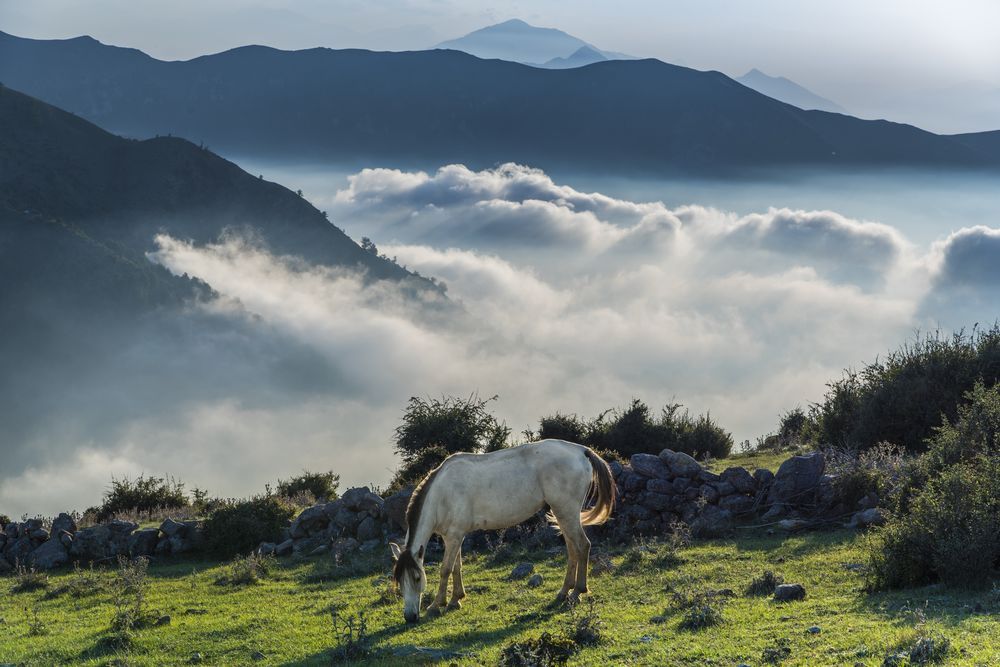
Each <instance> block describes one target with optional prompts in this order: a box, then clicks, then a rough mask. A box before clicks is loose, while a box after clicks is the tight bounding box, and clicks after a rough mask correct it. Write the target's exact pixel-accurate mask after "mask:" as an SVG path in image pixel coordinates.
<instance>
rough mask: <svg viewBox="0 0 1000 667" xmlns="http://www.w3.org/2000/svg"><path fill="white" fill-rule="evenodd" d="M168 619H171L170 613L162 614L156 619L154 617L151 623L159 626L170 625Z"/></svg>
mask: <svg viewBox="0 0 1000 667" xmlns="http://www.w3.org/2000/svg"><path fill="white" fill-rule="evenodd" d="M170 621H171V618H170V615H169V614H164V615H163V616H160V617H159V618H158V619H156V620H155V621H153V625H155V626H157V627H160V626H163V625H170Z"/></svg>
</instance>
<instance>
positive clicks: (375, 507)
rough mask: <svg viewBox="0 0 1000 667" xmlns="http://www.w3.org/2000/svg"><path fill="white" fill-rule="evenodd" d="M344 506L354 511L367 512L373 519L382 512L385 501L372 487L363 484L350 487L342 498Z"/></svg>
mask: <svg viewBox="0 0 1000 667" xmlns="http://www.w3.org/2000/svg"><path fill="white" fill-rule="evenodd" d="M340 499H341V500H342V501H343V502H344V506H345V507H347V509H349V510H351V511H352V512H365V513H366V514H368V516H370V517H372V518H373V519H377V518H378V517H379V515H380V514H381V513H382V506H383V505H384V504H385V501H383V500H382V497H381V496H379V495H378V494H377V493H372V491H371V489H369V488H368V487H366V486H361V487H357V488H353V489H348V490H347V491H345V492H344V495H343V496H341V498H340Z"/></svg>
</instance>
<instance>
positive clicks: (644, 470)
mask: <svg viewBox="0 0 1000 667" xmlns="http://www.w3.org/2000/svg"><path fill="white" fill-rule="evenodd" d="M629 465H631V466H632V470H634V471H635V472H636V473H638V474H640V475H642V476H643V477H649V478H654V477H655V478H659V479H668V478H670V477H671V475H670V470H669V469H668V468H667V466H666V465H665V464H664V462H663V461H661V460H660V457H659V456H654V455H652V454H633V455H632V458H630V459H629Z"/></svg>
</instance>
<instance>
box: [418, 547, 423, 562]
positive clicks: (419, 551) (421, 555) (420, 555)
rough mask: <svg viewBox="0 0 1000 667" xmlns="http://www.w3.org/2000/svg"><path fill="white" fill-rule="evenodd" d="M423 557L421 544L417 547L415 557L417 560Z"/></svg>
mask: <svg viewBox="0 0 1000 667" xmlns="http://www.w3.org/2000/svg"><path fill="white" fill-rule="evenodd" d="M423 557H424V547H423V545H421V547H420V548H419V549H417V559H418V560H419V559H421V558H423Z"/></svg>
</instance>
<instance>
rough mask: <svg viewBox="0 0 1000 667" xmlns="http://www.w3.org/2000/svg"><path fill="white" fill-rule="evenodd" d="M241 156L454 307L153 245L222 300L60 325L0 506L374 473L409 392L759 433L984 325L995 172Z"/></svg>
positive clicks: (219, 248) (28, 370)
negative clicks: (125, 319) (855, 379)
mask: <svg viewBox="0 0 1000 667" xmlns="http://www.w3.org/2000/svg"><path fill="white" fill-rule="evenodd" d="M237 162H238V163H239V164H240V166H242V167H244V168H245V169H246V170H247V171H249V172H250V173H251V174H258V173H259V174H262V175H263V176H264V178H265V179H267V180H273V181H277V182H280V183H282V184H284V185H286V186H288V187H289V188H291V189H293V190H295V189H301V190H302V191H303V195H304V196H305V197H306V198H307V199H308V200H309V201H310V202H311V203H313V204H314V205H315V206H316V207H317V208H319V209H320V210H323V211H326V212H327V215H328V217H329V219H330V221H331V222H332V223H333V224H335V225H337V226H338V227H340V228H342V229H343V230H344V231H346V232H347V233H348V234H349V235H350V236H351V237H352V238H354V239H355V240H358V241H360V240H361V239H362V238H363V237H367V238H369V239H370V240H371V241H372V242H373V243H374V245H375V248H372V250H373V251H375V252H378V253H381V254H383V255H385V256H388V257H390V258H394V259H395V260H396V261H397V262H398V263H399V264H401V265H405V266H406V267H407V268H408V269H410V270H415V271H418V272H419V273H420V274H422V275H424V276H431V277H434V278H436V279H438V280H440V281H443V283H444V284H445V285H446V286H447V290H446V292H445V294H444V295H443V296H442V295H441V294H440V293H438V292H436V291H433V290H423V291H419V292H414V291H413V290H412V289H411V288H410V287H408V286H406V285H401V284H399V283H395V282H392V281H374V282H373V281H371V280H369V279H368V278H367V277H366V276H364V275H361V274H359V273H357V272H352V271H349V270H345V269H331V268H327V267H320V266H317V265H313V264H309V263H306V262H304V261H302V260H301V259H299V258H296V257H294V256H290V255H283V254H281V253H280V252H274V251H273V249H271V248H268V247H267V245H266V244H265V243H263V242H261V241H260V239H255V238H253V236H252V235H249V236H248V235H247V234H246V233H241V234H237V233H234V234H229V235H226V236H224V237H223V238H220V239H218V240H217V241H216V242H214V243H209V244H194V243H192V242H190V241H189V240H188V239H185V238H176V237H173V236H170V235H165V234H161V235H158V236H156V237H155V238H151V239H150V244H149V248H150V252H149V253H148V254H147V258H148V260H149V261H150V262H152V263H154V264H156V265H158V266H160V267H163V268H165V269H166V270H168V271H170V272H171V273H173V274H175V275H178V276H183V275H185V274H186V275H188V276H193V277H197V278H198V279H200V280H201V281H204V283H206V284H207V285H208V286H210V288H211V292H209V293H206V294H203V295H202V296H201V297H199V298H197V299H191V300H189V301H188V302H186V303H184V304H183V305H181V306H178V307H176V308H171V309H166V310H164V311H161V312H159V313H158V314H157V315H156V316H154V317H150V318H147V319H146V320H143V321H140V322H132V323H129V324H128V325H127V326H126V325H121V326H117V327H116V328H115V330H114V335H113V336H109V334H108V330H107V329H106V328H104V327H102V326H101V325H100V323H89V324H87V326H86V327H77V326H75V324H74V323H72V322H70V323H65V322H64V323H63V324H64V325H65V329H66V331H65V332H64V333H63V334H62V335H65V336H70V335H75V336H76V337H77V338H78V339H79V340H77V344H79V345H83V346H84V347H85V348H86V349H88V350H90V353H89V354H88V355H87V356H86V357H85V359H86V361H85V362H77V363H75V364H74V365H68V364H66V363H65V361H64V360H62V359H60V358H58V357H57V356H56V357H53V358H48V359H46V360H45V361H44V363H36V362H34V361H33V362H31V363H30V365H29V363H28V362H27V361H26V362H25V364H24V373H23V375H24V377H25V378H26V379H25V383H24V384H21V385H19V386H18V388H17V392H13V393H11V394H10V395H9V396H6V397H5V399H6V400H5V403H6V405H7V406H8V407H7V408H6V409H5V423H6V424H8V425H10V427H9V428H8V429H7V435H6V437H7V442H6V443H5V445H6V450H5V451H6V452H7V458H6V460H5V469H6V474H5V476H4V477H3V479H2V481H0V508H2V509H3V510H4V511H6V512H7V513H9V514H11V515H18V514H20V513H22V512H32V513H36V512H50V513H51V512H56V511H61V510H64V509H69V508H76V509H83V508H84V507H86V506H87V505H90V504H94V503H96V502H97V501H98V500H99V498H97V497H95V489H99V488H102V487H103V486H105V485H106V484H107V483H108V481H109V478H110V476H111V475H118V476H122V475H134V474H137V473H140V472H146V473H151V474H172V475H176V476H178V477H180V478H181V479H183V480H184V481H185V482H186V483H188V485H189V486H194V485H197V486H200V487H203V488H208V489H209V490H210V491H211V492H212V493H213V494H218V495H223V496H226V495H240V496H242V495H247V494H248V493H253V492H256V491H260V490H262V489H263V487H264V485H265V484H266V483H268V482H273V481H275V480H276V479H277V478H279V477H288V476H290V475H293V474H295V473H297V472H299V471H300V470H302V469H312V470H315V469H324V470H325V469H334V470H335V471H337V472H338V473H340V474H341V476H342V479H343V481H344V483H345V484H347V485H354V484H362V483H373V484H385V483H386V482H387V481H388V479H389V477H390V476H391V471H392V469H393V468H394V466H395V460H394V456H393V452H392V447H391V439H392V432H393V429H394V428H395V427H396V425H397V423H398V421H399V418H400V415H401V413H402V410H403V407H404V405H405V402H406V400H407V399H408V398H409V397H410V396H414V395H418V396H436V395H440V394H455V395H469V394H471V393H473V392H479V394H480V395H481V396H492V395H494V394H497V395H498V396H499V398H498V400H497V401H496V402H495V403H493V404H491V405H492V407H493V409H494V410H495V412H496V414H497V415H498V416H499V417H501V418H502V419H504V420H506V422H507V424H508V425H509V426H511V427H512V429H513V430H514V432H515V433H516V432H519V431H521V430H522V429H532V428H536V427H537V422H538V419H539V417H541V416H543V415H546V414H551V413H554V412H556V411H559V412H564V413H577V414H580V415H583V416H593V415H595V414H597V413H599V412H601V411H603V410H605V409H607V408H611V407H616V406H623V405H625V404H627V403H628V402H629V401H630V400H631V399H632V398H633V397H638V398H641V399H643V400H645V401H646V402H647V403H649V404H650V405H651V406H652V407H653V408H654V409H657V408H658V407H659V406H661V405H664V404H666V403H670V402H675V401H676V402H680V403H683V404H684V405H685V406H686V407H688V408H690V409H691V410H692V411H693V412H696V413H702V412H706V411H710V412H711V414H712V416H713V418H715V419H716V420H718V421H719V422H720V423H721V424H722V425H723V426H725V427H726V428H727V429H730V430H731V431H732V432H733V436H734V439H736V440H737V441H742V440H747V439H748V440H753V439H755V438H756V437H758V436H760V435H763V434H765V433H767V432H769V431H770V430H772V429H773V428H774V426H775V425H776V422H777V418H778V416H779V414H781V413H782V412H784V411H785V410H788V409H790V408H794V407H796V406H806V405H807V404H808V402H809V401H814V400H818V399H820V398H821V397H822V395H823V392H824V387H825V383H826V382H827V381H829V380H831V379H833V378H835V377H838V376H839V375H840V373H841V371H842V370H843V369H844V368H846V367H849V366H855V365H858V364H860V363H861V362H863V361H866V360H871V359H874V358H875V357H876V356H877V355H880V354H883V353H884V352H886V351H887V350H889V349H892V348H895V347H896V346H898V345H899V344H900V343H901V342H903V341H905V340H907V339H908V338H910V337H912V336H913V335H914V332H916V331H931V330H934V329H937V328H941V329H943V330H945V331H950V330H952V329H957V328H961V327H969V326H972V325H973V324H974V323H976V322H979V323H983V324H986V323H992V322H993V320H994V319H995V318H996V313H997V312H998V310H997V305H998V298H997V296H996V294H997V290H996V287H997V283H998V282H1000V275H998V273H997V271H996V269H995V262H994V258H995V257H996V256H998V253H1000V233H998V232H996V231H994V230H993V229H992V227H994V226H995V225H996V224H997V220H998V219H1000V194H998V193H997V191H996V188H992V187H991V185H992V183H991V179H990V178H989V177H988V176H984V175H975V176H969V175H960V174H959V175H949V176H945V177H942V176H940V175H934V174H925V173H897V174H888V175H886V174H883V175H881V176H877V177H875V176H871V175H863V174H857V175H829V174H820V173H812V174H804V175H803V174H796V175H792V176H788V177H784V178H780V179H779V178H775V177H774V175H771V176H770V177H768V178H766V179H764V178H762V179H755V180H746V181H725V182H722V181H707V180H706V181H697V180H688V181H679V180H677V181H653V180H634V179H629V180H625V179H615V178H610V177H599V178H598V177H587V176H583V175H579V174H572V173H562V172H558V173H554V174H550V173H546V172H543V171H541V170H537V169H531V168H529V167H525V166H518V165H503V166H498V167H496V168H494V169H485V170H478V171H477V170H472V169H468V168H466V167H463V166H461V165H429V166H424V167H423V169H418V168H415V167H412V166H409V167H407V168H405V169H391V168H388V169H387V168H371V169H358V168H356V167H352V168H350V169H344V168H337V167H329V166H319V167H318V166H316V165H311V166H295V165H278V164H272V163H259V162H253V161H248V160H239V159H237ZM46 317H47V318H48V319H47V320H45V321H49V322H57V321H58V320H59V317H58V314H57V313H49V314H48V315H47V316H46ZM57 340H58V338H57ZM14 367H15V368H16V367H17V364H15V365H14ZM25 392H27V394H25ZM19 395H20V396H24V395H29V396H31V397H44V398H45V400H39V401H27V400H24V401H21V402H20V403H19V402H18V401H17V400H16V399H17V396H19Z"/></svg>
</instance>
